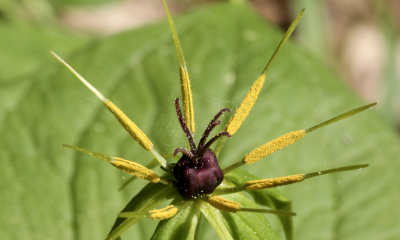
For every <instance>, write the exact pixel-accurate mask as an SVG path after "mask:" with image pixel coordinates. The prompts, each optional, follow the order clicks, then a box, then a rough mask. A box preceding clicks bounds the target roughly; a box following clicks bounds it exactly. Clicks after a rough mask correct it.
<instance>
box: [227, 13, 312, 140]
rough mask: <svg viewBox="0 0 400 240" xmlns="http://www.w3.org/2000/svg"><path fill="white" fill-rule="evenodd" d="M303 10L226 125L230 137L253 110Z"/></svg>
mask: <svg viewBox="0 0 400 240" xmlns="http://www.w3.org/2000/svg"><path fill="white" fill-rule="evenodd" d="M304 10H305V9H303V10H301V11H300V13H299V15H297V17H296V19H295V20H294V21H293V23H292V24H291V25H290V27H289V29H288V30H287V31H286V33H285V35H284V36H283V38H282V40H281V42H280V43H279V45H278V47H277V48H276V50H275V52H274V54H272V57H271V59H270V60H269V62H268V64H267V66H266V67H265V68H264V70H263V72H262V73H261V75H260V76H259V77H258V78H257V80H256V81H255V83H254V84H253V86H251V88H250V91H249V92H248V93H247V95H246V97H245V98H244V100H243V102H242V103H241V104H240V106H239V108H238V110H237V111H236V113H235V115H233V116H232V118H231V119H230V120H229V123H228V124H227V125H226V127H225V130H224V131H227V132H229V133H230V134H231V135H233V134H235V132H236V131H237V130H238V129H239V128H240V125H242V122H243V121H244V119H245V118H246V117H247V115H249V112H250V110H251V109H252V108H253V105H254V103H255V102H256V100H257V97H258V94H259V93H260V91H261V88H262V86H263V84H264V80H265V74H266V72H267V71H268V69H269V67H270V66H271V63H272V62H273V60H274V59H275V57H276V56H277V55H278V53H279V51H280V50H281V49H282V47H283V45H284V44H285V42H286V41H287V39H288V38H289V37H290V35H291V34H292V32H293V31H294V29H295V28H296V25H297V23H298V22H299V21H300V18H301V16H302V15H303V12H304Z"/></svg>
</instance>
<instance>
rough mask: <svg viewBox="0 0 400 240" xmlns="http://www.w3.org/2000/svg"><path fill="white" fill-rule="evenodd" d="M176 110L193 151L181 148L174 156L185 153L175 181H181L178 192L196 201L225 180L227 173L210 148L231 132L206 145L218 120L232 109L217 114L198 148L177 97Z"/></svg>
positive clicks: (176, 169)
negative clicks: (225, 173)
mask: <svg viewBox="0 0 400 240" xmlns="http://www.w3.org/2000/svg"><path fill="white" fill-rule="evenodd" d="M175 108H176V112H177V114H178V119H179V122H180V124H181V126H182V129H183V131H184V132H185V134H186V137H187V138H188V140H189V145H190V147H191V150H187V149H184V148H178V149H176V150H175V152H174V155H175V156H176V155H177V154H178V153H179V152H181V153H182V157H181V158H180V159H179V161H178V162H177V163H176V165H175V167H174V168H173V170H172V171H173V175H174V177H175V179H176V180H177V181H178V184H177V185H178V190H179V193H180V195H181V196H182V197H184V198H196V197H198V196H200V195H202V194H211V193H212V192H214V190H215V188H216V187H218V186H219V185H220V184H221V183H222V180H224V173H223V172H222V170H221V168H220V167H219V165H218V159H217V156H216V155H215V153H214V152H213V151H212V150H211V149H210V148H209V147H210V146H211V145H212V144H213V143H214V142H215V141H216V140H217V139H219V138H220V137H222V136H224V135H225V136H228V137H231V135H230V134H229V133H228V132H220V133H219V134H217V135H216V136H214V137H213V138H212V139H211V140H210V141H208V142H207V144H205V142H206V140H207V137H208V135H209V134H210V133H211V131H212V130H213V129H214V128H215V127H216V126H217V125H219V124H220V123H221V122H220V121H217V119H218V118H219V117H220V116H221V115H222V113H224V112H230V110H229V109H228V108H225V109H222V110H221V111H219V112H218V113H217V115H215V117H214V118H213V119H212V120H211V122H210V124H209V125H208V126H207V128H206V130H205V132H204V134H203V136H202V137H201V139H200V142H199V145H198V147H197V148H196V145H195V143H194V140H193V136H192V134H191V132H190V131H189V129H188V127H187V125H186V123H185V121H184V120H183V116H182V112H181V109H180V105H179V99H178V98H177V99H175Z"/></svg>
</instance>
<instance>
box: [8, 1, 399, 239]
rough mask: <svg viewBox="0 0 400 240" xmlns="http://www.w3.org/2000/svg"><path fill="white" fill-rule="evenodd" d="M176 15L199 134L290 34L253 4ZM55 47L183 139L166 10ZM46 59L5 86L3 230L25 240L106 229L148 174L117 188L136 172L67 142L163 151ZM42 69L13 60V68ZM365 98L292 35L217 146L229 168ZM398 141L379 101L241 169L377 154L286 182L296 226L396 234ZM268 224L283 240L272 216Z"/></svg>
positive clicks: (140, 225) (163, 143) (158, 140)
mask: <svg viewBox="0 0 400 240" xmlns="http://www.w3.org/2000/svg"><path fill="white" fill-rule="evenodd" d="M307 14H308V13H307V12H305V15H304V16H303V18H306V17H307ZM174 21H175V23H176V28H177V31H178V32H179V36H180V40H181V44H182V48H183V51H184V52H185V60H186V62H187V64H188V69H189V71H190V73H191V79H192V92H193V94H194V95H193V102H194V109H195V112H196V126H198V127H199V129H198V132H202V131H203V129H204V128H205V127H206V125H207V124H208V123H209V121H210V119H211V118H212V116H214V114H215V113H216V112H217V111H218V110H220V109H222V108H225V107H229V108H232V109H233V110H235V109H236V107H237V106H238V105H239V104H240V102H241V101H242V99H243V97H244V96H245V95H246V93H247V90H248V89H249V88H250V86H251V85H252V83H253V81H254V80H255V79H256V77H257V76H258V75H259V73H260V72H261V71H262V69H263V68H264V67H265V64H266V61H268V59H269V57H270V56H271V54H272V53H273V52H274V50H275V48H276V46H277V45H278V43H279V41H280V39H281V37H282V34H283V33H282V32H280V31H278V30H277V29H275V28H274V27H271V26H270V25H268V24H267V23H266V22H265V21H264V20H263V19H261V18H260V17H258V16H257V14H256V13H254V12H253V11H252V10H251V9H250V8H248V7H247V6H245V5H238V4H231V3H226V4H220V5H214V6H209V7H207V8H203V9H199V10H198V11H195V12H191V13H188V14H187V15H185V16H183V17H177V18H175V19H174ZM299 24H300V25H301V22H300V23H299ZM65 44H67V43H65ZM48 50H53V51H55V52H56V53H58V54H59V55H60V56H61V57H63V58H65V60H66V61H67V62H68V63H70V64H71V66H72V67H74V68H75V69H76V70H77V71H78V72H79V73H80V74H81V75H82V76H84V77H85V78H86V79H87V80H88V81H89V82H90V83H91V84H92V85H93V86H95V87H96V88H97V89H98V90H99V91H100V92H102V93H103V94H104V95H105V96H106V97H108V98H109V99H111V100H112V101H113V102H114V103H115V104H116V105H117V106H118V107H119V108H120V109H122V110H123V111H124V112H125V113H126V114H127V115H128V116H129V117H130V118H131V119H132V120H133V121H134V122H135V123H136V124H137V125H138V126H139V127H140V128H141V129H142V130H143V132H144V133H146V135H147V136H148V137H149V139H150V140H151V141H152V142H153V144H154V146H155V148H156V149H157V151H158V152H172V151H173V150H174V149H176V148H178V147H184V146H185V141H186V139H185V136H184V134H183V133H182V131H181V129H180V127H179V123H178V121H177V119H176V113H175V110H174V106H173V99H174V98H175V97H179V96H180V86H179V72H178V66H177V65H176V62H177V59H176V54H175V52H174V45H173V42H172V39H171V35H170V29H169V26H168V24H167V22H166V21H165V22H163V23H160V24H156V25H152V26H146V27H143V28H141V29H138V30H135V31H130V32H126V33H123V34H120V35H117V36H113V37H110V38H105V39H102V40H99V41H96V42H91V43H90V44H88V45H87V47H85V48H81V49H80V51H77V52H74V53H73V54H66V53H67V52H68V51H67V52H65V53H64V54H62V53H60V52H58V51H57V49H48ZM15 51H16V54H19V55H20V56H22V55H23V54H22V53H21V52H18V50H15ZM46 54H47V50H46ZM41 56H43V55H41ZM42 58H43V57H42ZM32 59H33V58H32ZM4 61H5V60H4V59H3V60H1V63H2V64H3V63H4ZM44 61H45V63H48V64H46V66H42V67H40V65H41V64H39V65H36V66H37V68H36V66H35V68H36V69H34V71H35V72H34V73H33V74H31V75H29V76H28V77H19V78H15V79H13V82H12V83H13V84H2V86H1V88H0V97H1V98H0V100H1V103H2V107H1V108H0V131H1V136H2V137H1V138H0V146H1V147H0V148H1V149H0V164H1V166H2V167H1V168H0V178H1V181H0V182H1V187H0V202H1V206H2V214H1V215H0V233H1V234H0V235H1V236H2V238H4V239H18V240H20V239H59V238H60V236H62V239H67V240H68V239H89V240H90V239H104V238H105V237H106V236H107V234H108V232H109V229H110V228H111V226H112V225H113V223H114V220H115V218H116V215H117V214H118V213H119V212H120V211H121V208H123V206H125V205H126V204H127V203H128V202H129V200H130V199H132V197H133V196H135V195H136V194H137V193H138V192H139V191H140V189H142V188H143V187H144V186H145V185H146V184H147V183H146V182H145V181H142V180H137V181H135V183H134V184H131V185H129V186H128V187H126V188H125V189H124V190H123V191H121V192H118V191H117V190H118V188H119V187H120V186H121V184H122V183H123V182H124V178H126V177H127V176H128V175H127V174H125V173H123V172H121V171H119V170H118V169H114V168H112V167H110V166H109V164H107V163H103V162H99V161H98V160H97V159H94V158H91V157H90V156H87V155H84V154H81V153H77V152H74V151H72V150H69V149H65V148H62V147H61V144H63V143H65V144H70V145H74V146H79V147H83V148H86V149H91V150H93V151H97V152H101V153H104V154H108V155H111V156H119V157H123V158H124V159H129V160H132V161H135V162H138V163H140V164H142V165H146V164H147V163H149V162H150V161H151V159H152V158H153V157H152V156H151V154H150V153H148V152H147V151H144V150H143V149H142V148H141V147H140V146H139V145H138V144H137V143H136V142H135V141H134V140H132V139H131V138H130V136H129V134H127V133H126V132H125V130H124V129H123V128H122V127H121V126H120V125H119V124H118V122H116V121H115V119H114V117H113V116H112V115H111V114H110V113H109V112H108V111H107V110H106V108H105V107H104V105H103V104H102V103H101V102H100V101H99V100H98V99H96V98H95V96H94V95H93V93H91V92H90V91H89V90H87V89H85V87H84V86H83V85H82V84H81V83H80V82H79V81H78V80H77V79H75V78H74V77H73V76H72V75H71V74H70V73H69V72H68V71H67V70H66V69H65V68H64V67H63V66H61V64H59V63H58V62H57V61H56V60H54V59H52V57H51V56H50V54H48V56H47V58H45V59H44ZM21 64H24V63H21ZM31 66H32V65H31ZM31 66H29V67H26V66H23V65H22V66H19V65H18V64H12V65H11V66H10V69H9V70H7V71H9V72H13V71H18V69H19V68H22V69H32V67H31ZM29 71H30V70H29ZM26 73H27V72H25V74H26ZM21 82H23V84H17V83H21ZM378 104H379V103H378ZM362 105H364V103H363V102H362V101H361V100H359V99H358V98H357V97H356V96H355V95H354V94H353V93H352V92H351V90H350V89H348V87H346V86H345V85H344V84H343V82H342V81H341V79H340V78H339V77H338V76H337V74H335V73H334V72H332V71H331V69H330V68H328V67H326V66H325V65H322V63H321V62H320V61H319V60H318V59H317V58H315V57H314V56H313V55H312V54H310V53H309V52H308V51H307V50H306V49H304V48H303V47H301V46H299V45H297V44H295V43H293V42H291V41H289V42H287V43H286V44H285V47H284V48H283V49H282V51H281V53H280V54H279V55H278V56H277V58H276V59H275V61H274V63H273V64H272V65H271V68H270V69H269V71H268V72H267V78H266V82H265V85H264V87H263V89H262V91H261V93H260V96H259V98H258V100H257V102H256V104H255V106H254V108H253V109H252V111H251V112H250V115H249V117H248V118H247V119H246V120H245V121H244V122H243V124H242V126H241V128H240V129H239V130H238V131H237V132H236V134H235V135H234V137H233V138H232V139H229V140H227V141H226V143H225V146H224V148H223V149H222V152H221V154H220V155H219V161H220V163H221V166H222V167H226V166H229V165H230V164H233V163H235V162H237V161H239V160H240V159H241V158H242V157H243V156H244V155H245V154H247V153H249V152H250V151H251V150H253V149H255V148H256V147H259V146H260V145H262V144H264V143H265V142H267V141H269V140H271V139H273V138H275V137H278V136H281V135H282V134H284V133H287V132H290V131H293V130H298V129H307V128H309V127H311V126H314V125H316V124H318V123H321V122H323V121H325V120H327V119H329V118H331V117H334V116H336V115H338V114H340V113H343V112H345V111H347V110H350V109H353V108H356V107H359V106H362ZM225 118H226V119H227V118H228V117H225ZM226 119H225V120H226ZM223 126H224V124H221V126H220V127H221V128H219V129H216V130H215V132H217V131H221V130H222V128H223ZM199 136H200V135H197V136H195V137H196V139H198V138H199ZM399 145H400V141H399V138H398V136H397V135H396V134H395V132H394V130H393V129H392V128H391V127H389V125H388V124H387V123H385V122H384V121H383V120H382V118H381V117H380V116H379V115H378V114H377V113H376V111H375V110H371V111H366V112H363V113H361V114H359V115H356V116H354V117H351V118H349V119H346V120H344V121H341V122H338V123H335V124H333V125H330V126H327V127H325V128H322V129H319V130H318V131H315V132H312V133H310V134H308V135H307V136H306V137H305V138H303V139H302V140H300V141H299V142H296V143H294V144H292V145H291V146H289V147H287V148H285V149H282V150H280V151H279V152H276V153H274V154H272V155H270V156H268V157H266V158H265V159H263V160H261V161H259V162H257V163H256V164H253V165H246V166H243V169H244V170H247V171H249V172H250V173H251V174H253V175H256V176H258V177H260V178H271V177H279V176H285V175H290V174H297V173H308V172H313V171H318V170H324V169H329V168H333V167H340V166H347V165H352V164H361V163H367V164H370V167H369V168H366V169H363V170H360V171H356V172H346V173H337V174H331V175H326V176H321V177H319V178H315V179H309V180H307V181H304V182H302V183H298V184H294V185H290V186H285V187H281V188H280V189H279V190H280V191H282V193H283V194H284V195H285V196H288V197H289V198H290V199H291V200H292V201H293V211H294V212H296V213H297V216H296V217H294V236H295V239H333V238H336V239H344V240H347V239H395V238H396V237H397V236H399V235H400V229H399V228H398V226H397V225H398V223H397V221H393V219H397V218H398V216H400V209H399V208H396V207H394V206H396V205H397V203H398V202H399V201H400V199H399V195H398V189H399V187H400V181H399V179H398V172H399V171H400V161H398V160H399V156H400V149H399V147H398V146H399ZM157 174H162V170H160V169H158V170H157ZM222 216H224V217H226V216H225V215H222ZM232 216H234V215H232ZM221 219H223V218H222V217H221ZM222 221H223V220H222ZM270 223H271V225H272V226H273V229H274V230H275V231H276V233H277V235H278V236H279V237H280V238H281V239H283V238H284V232H283V230H281V227H280V226H279V223H278V222H277V221H275V222H274V217H273V218H271V220H270ZM157 224H158V222H157V221H154V220H151V219H140V220H139V221H138V222H137V223H136V224H135V225H134V226H133V227H132V228H130V229H129V230H128V231H127V232H126V233H124V234H123V237H124V238H127V239H149V238H151V236H152V235H153V232H154V230H155V229H156V226H157ZM275 226H276V227H275ZM235 230H236V229H235ZM198 232H199V233H198V234H199V235H200V236H199V239H201V238H202V236H207V237H210V239H216V238H217V237H218V236H216V233H215V232H214V230H212V229H210V228H208V227H205V228H204V229H201V230H199V231H198Z"/></svg>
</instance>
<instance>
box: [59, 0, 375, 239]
mask: <svg viewBox="0 0 400 240" xmlns="http://www.w3.org/2000/svg"><path fill="white" fill-rule="evenodd" d="M164 4H165V2H164ZM165 6H166V4H165ZM166 10H167V14H168V19H169V22H170V26H171V30H172V34H173V39H174V43H175V47H176V50H177V54H178V60H179V63H180V74H181V87H182V100H183V106H184V112H183V113H182V112H181V109H180V105H179V100H175V106H176V110H177V115H178V119H179V122H180V124H181V126H182V128H183V131H184V133H185V134H186V137H187V138H188V149H184V148H177V149H176V150H175V152H174V155H175V156H176V155H177V154H178V153H182V157H181V158H180V159H179V161H178V162H177V163H176V164H175V165H173V164H169V163H168V162H167V161H166V160H165V158H167V157H168V158H171V157H174V156H172V155H171V154H170V155H163V154H159V153H158V152H157V151H156V149H155V148H156V146H153V144H152V142H151V141H150V139H149V138H148V137H147V136H146V135H145V134H144V133H143V132H142V131H141V130H140V128H139V127H138V126H137V125H136V124H135V123H133V122H132V121H131V120H130V119H129V118H128V117H127V116H126V115H125V114H124V113H123V112H122V111H121V110H120V109H118V107H117V106H115V105H114V104H113V103H112V102H111V101H110V100H108V99H107V98H105V97H104V96H103V95H102V94H101V93H100V92H99V91H97V89H95V88H94V87H93V86H92V85H90V84H89V83H88V82H87V81H86V80H85V79H84V78H83V77H81V76H80V75H79V74H78V73H76V72H75V71H74V70H73V69H72V68H71V67H70V66H69V65H68V64H67V63H65V62H64V61H63V60H62V59H61V58H59V57H58V56H57V55H55V54H54V53H52V54H53V56H55V57H56V58H57V59H58V60H59V61H60V62H62V63H63V64H64V65H65V66H67V67H68V68H69V69H70V70H71V71H72V72H73V73H74V74H75V75H76V76H77V77H78V78H79V79H80V80H81V81H82V82H83V83H84V84H85V85H86V86H87V87H88V88H89V89H90V90H92V91H93V92H94V93H95V94H96V96H97V97H98V98H99V99H100V100H102V101H103V103H104V104H105V105H106V107H107V108H108V109H109V110H110V111H111V112H112V114H113V115H114V116H115V118H116V119H117V120H118V121H119V122H120V123H121V125H122V126H123V127H124V128H125V129H126V130H127V131H128V133H129V134H130V135H131V136H132V137H133V138H134V139H135V140H136V141H137V142H138V143H139V144H140V145H141V146H142V147H143V148H144V149H145V150H147V151H150V152H151V153H152V154H153V155H154V157H155V159H156V160H157V161H158V162H159V164H160V165H161V166H162V168H163V169H164V170H165V171H166V173H165V174H164V175H163V176H158V175H157V174H156V173H155V172H153V171H152V170H150V169H149V168H147V167H145V166H142V165H140V164H138V163H134V162H131V161H128V160H125V159H122V158H119V157H111V156H108V155H104V154H100V153H96V152H93V151H89V150H86V149H82V148H78V147H73V146H69V145H64V146H65V147H69V148H72V149H75V150H78V151H81V152H84V153H88V154H90V155H92V156H95V157H97V158H99V159H102V160H104V161H106V162H108V163H110V164H111V165H113V166H114V167H116V168H118V169H121V170H123V171H125V172H127V173H129V174H131V175H133V176H134V177H138V178H141V179H144V180H148V181H149V182H150V183H149V184H148V185H147V186H146V187H145V188H144V189H143V190H142V191H141V192H140V193H139V194H138V195H137V196H135V197H134V198H133V199H132V201H131V202H130V203H129V204H128V205H127V206H126V208H125V209H124V210H123V211H122V212H121V213H120V214H119V215H118V216H119V218H118V219H117V221H116V223H115V224H114V227H113V228H112V231H111V232H110V234H109V236H108V237H107V239H115V238H117V237H118V236H119V235H120V234H121V233H123V232H124V231H125V230H126V229H127V228H129V227H130V226H131V225H133V224H134V223H136V222H137V221H138V220H139V219H141V218H143V217H147V218H151V219H154V220H162V222H161V223H160V225H159V228H158V229H161V230H160V231H156V233H155V236H156V237H157V236H158V235H160V234H161V233H160V232H163V231H164V232H165V231H167V230H168V224H175V225H178V223H179V221H180V220H181V219H183V220H185V219H187V222H188V223H185V224H187V229H188V230H185V231H188V232H194V231H195V229H196V226H197V222H196V219H198V218H196V217H194V216H193V215H198V213H200V212H201V213H202V214H204V216H205V217H206V218H207V219H208V221H209V222H210V224H211V225H212V226H213V227H214V228H215V230H216V232H217V234H218V235H219V236H220V238H221V239H229V238H232V236H231V234H230V231H232V229H229V226H227V225H226V224H225V223H224V221H228V220H227V219H229V217H231V216H232V215H229V214H231V213H233V214H238V215H239V214H240V212H248V213H249V214H246V215H247V216H248V219H250V220H251V221H252V223H253V224H266V223H267V222H266V221H265V220H264V219H265V217H264V216H263V215H261V216H260V214H259V213H274V214H279V215H280V218H281V220H282V222H284V221H287V222H290V216H293V215H294V213H292V212H291V210H290V209H288V208H286V206H287V205H283V207H282V206H281V207H279V206H274V205H273V204H270V207H271V208H272V209H259V208H257V207H255V206H254V205H255V204H253V203H251V202H249V201H250V200H247V199H246V198H245V197H244V196H243V195H240V194H239V192H241V191H248V192H249V193H250V194H252V193H253V191H260V190H264V189H268V188H275V187H278V186H282V185H287V184H292V183H296V182H300V181H303V180H305V179H308V178H311V177H315V176H319V175H323V174H327V173H331V172H339V171H347V170H353V169H359V168H363V167H366V166H368V165H357V166H349V167H343V168H336V169H331V170H326V171H321V172H315V173H309V174H297V175H292V176H287V177H281V178H273V179H264V180H260V179H256V178H254V177H252V176H251V175H250V174H248V173H245V172H244V171H237V168H239V167H240V166H242V165H244V164H253V163H256V162H257V161H259V160H261V159H262V158H264V157H265V156H267V155H269V154H272V153H273V152H275V151H278V150H280V149H282V148H283V147H285V146H288V145H290V144H292V143H294V142H295V141H298V140H300V139H301V138H303V137H304V136H305V135H306V134H308V133H310V132H312V131H314V130H316V129H318V128H320V127H323V126H326V125H328V124H331V123H333V122H336V121H339V120H342V119H344V118H347V117H349V116H352V115H354V114H357V113H359V112H361V111H363V110H365V109H368V108H370V107H371V106H373V105H375V104H369V105H367V106H364V107H361V108H357V109H354V110H351V111H349V112H346V113H344V114H341V115H339V116H337V117H335V118H332V119H331V120H328V121H326V122H324V123H322V124H319V125H317V126H314V127H311V128H308V129H306V130H299V131H295V132H291V133H288V134H285V135H283V136H281V137H279V138H277V139H275V140H272V141H270V142H268V143H266V144H264V145H262V146H260V147H258V148H256V149H255V150H253V151H251V152H250V153H248V154H246V155H245V156H243V157H242V156H239V158H240V157H242V158H241V160H240V161H238V162H237V163H235V164H233V165H231V166H228V167H226V168H223V169H221V168H220V166H219V165H218V161H217V156H218V154H219V152H220V151H221V149H222V147H223V145H224V142H225V141H226V140H227V138H225V137H223V136H228V137H231V136H233V135H234V134H235V133H236V131H237V130H238V129H239V128H240V126H241V124H242V122H243V121H244V120H245V118H246V117H247V115H248V114H249V112H250V110H251V108H252V107H253V105H254V104H255V102H256V100H257V96H258V94H259V92H260V90H261V88H262V86H263V83H264V80H265V74H266V72H267V70H268V68H269V66H270V64H271V63H272V60H273V59H274V58H275V56H276V55H277V53H278V52H279V50H280V49H281V47H282V46H283V44H284V43H285V42H286V40H287V39H288V37H289V36H290V34H291V33H292V31H293V30H294V27H295V26H296V24H297V23H298V21H299V19H300V17H301V15H302V13H303V11H304V10H303V11H302V12H301V13H300V14H299V16H298V17H297V18H296V20H295V21H294V23H293V24H292V25H291V27H290V28H289V30H288V32H287V33H286V34H285V36H284V37H283V39H282V41H281V43H280V44H279V46H278V48H277V50H276V52H275V53H274V55H273V56H272V58H271V60H270V62H269V63H268V64H267V67H266V68H265V69H264V71H263V72H262V74H261V76H260V77H259V78H258V79H257V80H256V82H255V83H254V84H253V86H252V87H251V89H250V91H249V93H248V95H247V96H246V97H245V99H244V100H243V102H242V104H241V105H240V107H239V108H238V110H237V111H236V113H235V114H234V115H233V116H232V117H231V119H230V121H229V123H228V124H227V126H226V127H225V129H224V131H223V132H221V133H219V134H217V135H216V137H214V138H212V139H211V140H210V141H209V142H208V143H206V140H207V137H208V135H209V134H210V133H211V130H212V129H213V128H214V127H215V126H217V125H218V124H220V122H219V121H218V118H219V117H220V116H221V114H222V113H223V112H225V111H228V110H227V109H223V110H221V111H220V112H219V113H217V115H216V117H214V118H213V119H212V120H211V122H210V124H209V125H208V127H207V128H206V131H205V133H204V134H203V136H202V138H201V140H200V143H199V144H198V146H197V147H196V145H195V143H194V141H193V137H192V135H191V134H192V133H193V132H194V131H195V121H194V109H193V101H192V94H191V87H190V80H189V74H188V70H187V68H186V63H185V60H184V57H183V53H182V49H181V46H180V43H179V39H178V35H177V32H176V29H175V27H174V24H173V21H172V18H171V16H170V14H169V12H168V8H167V6H166ZM216 140H219V142H218V145H217V146H216V147H215V148H214V150H213V151H212V150H210V148H209V147H210V146H211V143H213V142H214V141H216ZM171 150H172V149H171ZM210 161H211V163H209V162H210ZM221 173H222V174H221ZM240 174H242V175H245V176H248V179H249V181H246V182H243V183H242V182H240V181H236V180H235V177H236V178H237V177H238V175H240ZM250 178H251V179H250ZM222 179H223V180H222ZM208 180H210V181H209V182H207V181H208ZM204 182H207V183H205V184H203V183H204ZM201 184H203V185H201ZM200 185H201V186H200ZM191 191H192V192H191ZM187 192H191V193H187ZM268 196H269V197H270V198H271V199H273V200H274V201H278V199H277V197H274V196H272V195H268ZM170 199H173V200H172V203H171V204H170V205H168V206H167V207H164V208H161V207H158V205H160V204H161V203H163V202H165V201H169V200H170ZM221 212H228V214H226V213H221ZM239 216H241V217H243V218H244V217H245V216H243V215H239ZM190 220H193V221H191V222H190ZM189 222H190V223H189ZM289 225H290V224H286V225H285V224H284V227H287V228H290V226H289ZM266 229H268V228H267V227H266ZM241 230H243V231H247V230H246V229H241ZM286 233H287V236H288V238H290V237H291V234H290V229H289V230H287V231H286ZM258 234H259V236H263V237H264V238H266V236H269V235H268V234H271V236H272V235H273V233H269V232H268V230H265V231H264V232H259V233H258ZM272 237H273V236H272Z"/></svg>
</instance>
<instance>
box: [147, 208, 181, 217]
mask: <svg viewBox="0 0 400 240" xmlns="http://www.w3.org/2000/svg"><path fill="white" fill-rule="evenodd" d="M177 212H178V208H176V207H174V205H169V206H167V207H165V208H163V209H155V210H152V211H150V213H151V217H150V218H151V219H154V220H164V219H168V218H171V217H173V216H175V214H176V213H177Z"/></svg>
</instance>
